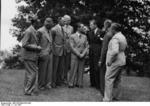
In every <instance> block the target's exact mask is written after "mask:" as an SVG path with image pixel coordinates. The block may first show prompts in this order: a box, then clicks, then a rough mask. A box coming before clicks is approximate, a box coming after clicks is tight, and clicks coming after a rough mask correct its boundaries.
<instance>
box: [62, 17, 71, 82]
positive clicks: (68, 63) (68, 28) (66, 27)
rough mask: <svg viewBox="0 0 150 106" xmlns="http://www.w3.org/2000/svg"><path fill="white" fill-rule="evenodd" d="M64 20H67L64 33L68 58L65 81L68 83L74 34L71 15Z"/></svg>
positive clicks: (66, 60) (66, 59)
mask: <svg viewBox="0 0 150 106" xmlns="http://www.w3.org/2000/svg"><path fill="white" fill-rule="evenodd" d="M64 20H65V26H64V27H63V28H64V32H65V35H66V45H65V47H66V57H65V62H66V67H65V68H66V69H65V70H64V81H65V82H66V81H67V74H68V71H69V70H70V63H71V50H70V43H69V39H70V35H71V34H73V27H72V26H71V25H70V23H71V17H70V16H69V15H64Z"/></svg>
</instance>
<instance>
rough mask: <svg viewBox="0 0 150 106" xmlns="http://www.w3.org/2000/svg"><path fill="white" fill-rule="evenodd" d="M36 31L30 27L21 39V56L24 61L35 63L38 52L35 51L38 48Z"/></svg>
mask: <svg viewBox="0 0 150 106" xmlns="http://www.w3.org/2000/svg"><path fill="white" fill-rule="evenodd" d="M36 34H37V32H36V30H35V29H34V27H33V26H32V25H31V26H30V27H29V28H28V29H27V30H26V31H25V32H24V37H23V39H22V47H23V48H22V50H21V55H22V58H23V59H24V60H33V61H36V60H37V58H38V53H39V51H38V50H37V49H36V47H37V46H38V40H37V37H36Z"/></svg>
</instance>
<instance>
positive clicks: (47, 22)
mask: <svg viewBox="0 0 150 106" xmlns="http://www.w3.org/2000/svg"><path fill="white" fill-rule="evenodd" d="M53 24H54V23H53V19H52V18H50V17H48V18H46V19H45V21H44V26H45V27H46V28H47V29H50V28H51V27H52V26H53Z"/></svg>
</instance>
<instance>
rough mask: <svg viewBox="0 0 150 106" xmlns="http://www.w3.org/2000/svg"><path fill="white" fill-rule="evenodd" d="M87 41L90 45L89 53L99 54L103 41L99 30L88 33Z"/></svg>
mask: <svg viewBox="0 0 150 106" xmlns="http://www.w3.org/2000/svg"><path fill="white" fill-rule="evenodd" d="M88 41H89V45H90V52H94V53H98V54H100V52H101V45H102V41H103V36H102V31H101V30H100V29H99V28H97V29H96V30H95V31H90V32H89V33H88Z"/></svg>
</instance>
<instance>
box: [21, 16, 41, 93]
mask: <svg viewBox="0 0 150 106" xmlns="http://www.w3.org/2000/svg"><path fill="white" fill-rule="evenodd" d="M30 22H31V25H30V26H29V28H27V29H26V31H25V32H24V37H23V39H22V59H23V62H24V65H25V69H26V71H25V82H24V93H25V95H30V96H31V95H35V94H37V85H38V84H37V81H38V67H37V60H38V53H39V52H40V50H41V47H40V46H38V40H37V36H36V34H37V31H36V29H35V26H36V23H37V17H35V16H34V17H30Z"/></svg>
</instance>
